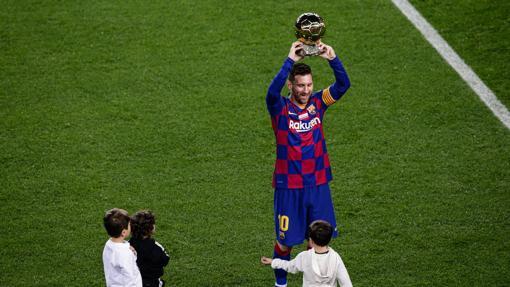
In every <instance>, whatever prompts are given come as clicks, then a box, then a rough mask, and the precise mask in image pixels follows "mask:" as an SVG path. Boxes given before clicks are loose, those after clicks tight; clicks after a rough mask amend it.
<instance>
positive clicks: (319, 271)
mask: <svg viewBox="0 0 510 287" xmlns="http://www.w3.org/2000/svg"><path fill="white" fill-rule="evenodd" d="M309 230H310V244H311V246H312V248H311V249H309V250H307V251H303V252H301V253H299V254H298V255H297V256H296V258H295V259H293V260H291V261H287V260H281V259H277V258H275V259H271V258H267V257H262V258H261V262H262V263H263V264H266V265H269V264H271V267H272V268H273V269H284V270H285V271H287V272H290V273H297V272H298V271H300V272H303V286H304V287H306V286H337V285H336V284H337V281H338V283H339V284H340V286H342V287H347V286H352V283H351V279H350V278H349V274H348V273H347V270H346V269H345V265H344V263H343V261H342V259H341V258H340V255H338V253H336V252H335V251H334V250H333V248H331V247H329V246H328V243H329V241H330V240H331V236H332V235H333V227H331V225H330V224H329V223H328V222H326V221H324V220H316V221H314V222H312V224H310V229H309Z"/></svg>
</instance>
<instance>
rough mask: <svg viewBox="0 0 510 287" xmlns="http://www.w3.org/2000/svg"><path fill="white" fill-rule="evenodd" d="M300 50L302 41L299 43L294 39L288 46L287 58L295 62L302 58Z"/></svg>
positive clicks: (301, 50) (301, 49)
mask: <svg viewBox="0 0 510 287" xmlns="http://www.w3.org/2000/svg"><path fill="white" fill-rule="evenodd" d="M302 52H303V43H301V42H300V41H296V42H294V43H292V46H290V51H289V58H291V59H292V60H293V61H294V62H297V61H299V60H301V59H303V56H302Z"/></svg>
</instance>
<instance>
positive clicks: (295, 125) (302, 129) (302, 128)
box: [289, 117, 321, 133]
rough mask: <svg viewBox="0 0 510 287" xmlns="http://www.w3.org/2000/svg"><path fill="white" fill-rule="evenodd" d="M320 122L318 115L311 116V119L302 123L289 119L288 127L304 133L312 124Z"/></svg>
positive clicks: (309, 129) (310, 128) (311, 127)
mask: <svg viewBox="0 0 510 287" xmlns="http://www.w3.org/2000/svg"><path fill="white" fill-rule="evenodd" d="M320 123H321V119H320V118H318V117H315V118H313V119H312V120H311V121H309V122H307V123H304V122H302V121H299V122H295V121H293V120H290V121H289V129H291V130H295V131H296V132H298V133H304V132H308V131H311V130H312V129H313V127H314V126H316V125H318V124H320Z"/></svg>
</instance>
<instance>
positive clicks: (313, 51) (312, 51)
mask: <svg viewBox="0 0 510 287" xmlns="http://www.w3.org/2000/svg"><path fill="white" fill-rule="evenodd" d="M321 53H322V51H321V49H319V47H318V46H317V45H307V44H303V50H301V53H300V54H301V56H303V57H306V56H317V55H320V54H321Z"/></svg>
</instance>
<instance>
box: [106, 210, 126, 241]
mask: <svg viewBox="0 0 510 287" xmlns="http://www.w3.org/2000/svg"><path fill="white" fill-rule="evenodd" d="M130 220H131V219H130V218H129V215H128V213H127V211H125V210H124V209H120V208H113V209H110V210H108V211H107V212H106V214H105V215H104V218H103V222H104V228H105V229H106V232H107V233H108V235H110V236H111V237H114V238H119V237H121V236H123V237H127V236H129V233H130V231H131V228H130V226H129V221H130Z"/></svg>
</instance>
